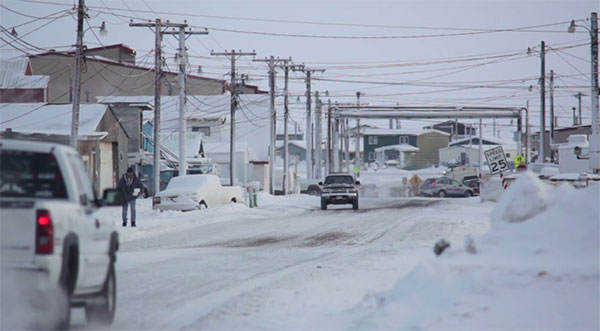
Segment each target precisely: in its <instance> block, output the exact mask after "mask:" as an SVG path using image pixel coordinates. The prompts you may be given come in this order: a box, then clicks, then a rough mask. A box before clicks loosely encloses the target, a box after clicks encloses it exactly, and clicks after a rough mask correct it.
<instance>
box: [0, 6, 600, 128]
mask: <svg viewBox="0 0 600 331" xmlns="http://www.w3.org/2000/svg"><path fill="white" fill-rule="evenodd" d="M75 4H76V1H74V0H70V1H65V0H47V1H26V0H2V3H1V6H3V7H0V11H1V17H0V21H1V22H2V23H1V25H2V27H3V28H5V29H8V30H11V29H12V27H14V26H17V27H16V31H17V32H18V33H19V37H22V40H23V41H25V42H27V43H29V44H31V45H33V46H35V48H34V47H32V46H27V45H26V44H23V43H14V42H13V43H12V45H7V44H6V43H5V42H4V41H0V42H1V43H2V46H1V47H0V54H1V57H2V58H11V57H15V56H18V55H20V54H23V52H27V53H37V52H40V51H41V50H40V49H37V48H41V49H49V48H56V49H57V50H68V49H72V47H71V46H70V45H72V44H74V43H75V29H76V21H75V19H74V18H75V16H71V15H67V16H64V17H62V18H58V19H56V20H54V17H56V16H61V15H62V13H58V14H56V13H57V12H59V11H62V10H69V9H71V7H73V6H74V5H75ZM86 4H87V5H88V6H89V8H90V11H89V15H90V18H89V20H88V22H89V26H92V27H93V28H92V29H89V30H88V31H87V32H86V34H85V42H86V44H87V45H88V47H95V46H98V45H100V43H102V44H104V45H108V44H115V43H124V44H127V45H130V46H132V47H134V48H135V49H137V52H138V61H139V62H140V63H141V64H143V65H148V66H151V65H152V61H153V59H154V56H153V54H151V53H149V52H150V50H151V49H152V48H153V47H154V36H153V33H152V32H151V31H150V30H148V29H146V28H132V27H129V26H128V23H129V19H130V18H133V19H135V20H136V21H141V20H147V19H152V20H153V19H155V18H156V17H160V18H162V19H163V20H166V19H170V20H171V21H173V22H183V21H184V20H187V22H188V23H189V24H190V25H191V26H193V27H194V28H195V29H201V28H202V27H207V28H208V30H209V33H210V34H209V35H207V36H204V35H199V36H191V37H190V38H189V39H188V42H187V43H188V48H189V55H190V63H191V65H192V70H193V71H194V72H196V71H197V70H198V66H202V69H203V72H204V73H203V74H204V75H206V76H208V77H215V78H224V79H228V78H227V74H228V72H229V61H228V60H227V59H226V58H224V57H212V56H210V50H211V49H214V50H215V51H223V50H230V49H236V50H242V51H252V50H256V53H257V57H258V58H264V57H267V56H270V55H274V56H276V57H281V58H287V57H292V59H293V60H294V62H295V63H304V64H306V65H307V66H310V67H312V68H320V69H326V72H325V73H324V74H320V73H315V74H314V77H315V78H316V80H314V81H313V91H315V90H318V91H321V92H323V91H326V90H327V91H329V94H330V96H331V98H332V100H334V101H340V102H355V101H356V97H355V94H356V91H361V92H362V93H364V96H363V97H362V98H361V100H364V102H368V103H369V104H370V105H379V104H388V105H389V104H394V105H395V104H399V105H421V106H428V105H452V106H458V105H465V106H472V105H480V106H486V105H487V106H525V104H526V102H527V100H529V101H530V109H531V110H532V118H531V122H532V124H534V125H537V123H538V122H539V119H537V118H538V117H537V116H538V112H539V103H540V100H539V88H538V87H537V80H538V78H539V75H540V57H539V44H540V41H541V40H544V41H545V42H546V45H547V46H548V47H550V48H551V49H548V50H547V51H548V54H547V56H546V69H547V72H549V71H550V70H551V69H552V70H554V72H555V75H556V76H557V77H556V79H555V85H556V91H555V108H556V112H557V114H558V116H559V125H560V126H565V125H569V124H570V123H571V122H572V120H571V107H573V106H576V105H577V99H576V98H575V97H574V96H573V94H575V93H577V92H583V93H585V94H588V95H589V90H590V88H589V86H590V62H589V61H590V47H589V33H588V32H587V31H585V30H584V29H583V28H578V33H575V34H569V33H567V32H566V30H567V27H568V25H569V21H571V20H572V19H575V20H581V21H579V22H578V24H581V25H587V26H588V27H589V17H590V13H591V12H592V11H596V12H597V11H598V9H599V3H598V1H597V0H589V1H587V0H575V1H566V0H565V1H541V0H540V1H531V0H526V1H481V0H480V1H331V0H322V1H223V0H217V1H191V0H187V1H184V0H169V1H161V0H130V1H126V0H119V1H117V0H87V1H86ZM48 15H51V17H52V19H50V20H49V19H42V20H40V19H36V20H34V18H37V17H45V16H48ZM32 20H33V22H31V23H28V24H24V25H21V24H23V23H26V22H29V21H32ZM102 21H105V22H106V24H107V27H108V30H109V33H108V35H107V36H100V35H99V34H98V32H97V29H96V28H94V27H97V26H99V25H100V24H101V22H102ZM45 24H47V25H45ZM19 25H20V26H19ZM87 27H88V25H86V28H87ZM506 29H510V31H497V30H506ZM515 29H516V30H515ZM92 30H96V34H95V35H94V34H93V33H92ZM0 36H2V38H3V39H4V40H6V41H8V40H10V37H9V36H8V35H7V34H6V33H3V34H0ZM163 45H164V47H163V49H164V51H165V53H166V54H167V59H168V61H167V62H168V64H169V67H170V68H171V69H174V68H175V63H174V61H173V55H174V53H175V52H176V48H177V46H176V45H177V41H176V39H175V38H173V37H172V36H165V37H164V42H163ZM15 47H16V48H19V50H16V49H15ZM528 47H531V48H532V49H533V52H532V53H531V55H529V56H528V55H527V53H526V50H527V48H528ZM238 67H239V72H240V73H244V74H248V75H249V76H250V79H252V81H251V83H253V84H256V85H258V86H260V87H261V88H263V89H265V90H268V86H267V83H268V81H267V79H266V75H267V66H266V64H265V63H260V62H252V58H251V57H242V58H241V59H240V60H239V61H238ZM282 76H283V75H282V72H281V71H279V72H278V82H277V84H278V86H277V87H278V90H280V89H281V88H282V87H283V81H282ZM291 77H292V78H293V79H292V81H291V84H290V90H291V93H292V94H293V95H303V94H304V81H303V74H301V73H294V74H292V75H291ZM318 79H325V80H318ZM342 81H343V82H342ZM350 81H353V82H350ZM380 83H389V84H385V85H384V84H380ZM530 85H532V86H533V87H534V89H533V91H531V92H530V91H529V90H528V87H529V86H530ZM281 99H282V98H281ZM281 101H282V100H278V102H281ZM293 101H294V102H295V101H296V98H295V97H294V98H293ZM302 102H304V100H302ZM548 105H549V102H547V107H548ZM297 107H298V109H297V110H295V111H296V113H297V114H300V113H301V109H300V108H301V105H299V104H298V105H297ZM583 110H584V116H583V117H584V123H589V121H590V118H591V116H590V98H589V96H586V97H584V99H583ZM490 130H491V126H489V127H486V131H487V132H488V133H489V132H491V131H490Z"/></svg>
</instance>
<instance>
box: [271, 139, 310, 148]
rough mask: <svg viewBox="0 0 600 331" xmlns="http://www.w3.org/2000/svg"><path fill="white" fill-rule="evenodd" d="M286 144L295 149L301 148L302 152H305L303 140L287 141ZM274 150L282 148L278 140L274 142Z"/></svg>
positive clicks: (281, 143)
mask: <svg viewBox="0 0 600 331" xmlns="http://www.w3.org/2000/svg"><path fill="white" fill-rule="evenodd" d="M288 143H289V144H290V145H294V146H296V147H299V148H302V149H303V150H306V141H305V140H288ZM275 148H277V149H279V148H283V141H282V140H278V141H277V142H276V145H275Z"/></svg>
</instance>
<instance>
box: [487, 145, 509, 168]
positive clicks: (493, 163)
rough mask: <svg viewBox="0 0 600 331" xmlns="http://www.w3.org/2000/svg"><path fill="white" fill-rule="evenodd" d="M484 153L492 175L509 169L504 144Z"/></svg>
mask: <svg viewBox="0 0 600 331" xmlns="http://www.w3.org/2000/svg"><path fill="white" fill-rule="evenodd" d="M484 154H485V159H486V161H487V163H488V166H489V167H490V172H491V173H492V175H495V174H497V173H500V172H504V171H506V170H508V162H506V156H504V150H503V149H502V146H498V147H494V148H492V149H489V150H487V151H485V153H484Z"/></svg>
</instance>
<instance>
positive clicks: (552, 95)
mask: <svg viewBox="0 0 600 331" xmlns="http://www.w3.org/2000/svg"><path fill="white" fill-rule="evenodd" d="M555 120H556V119H555V118H554V70H550V147H552V144H554V126H555V125H556V121H555ZM553 154H554V153H552V148H550V159H551V160H552V161H553V160H554V158H553V157H552V156H553Z"/></svg>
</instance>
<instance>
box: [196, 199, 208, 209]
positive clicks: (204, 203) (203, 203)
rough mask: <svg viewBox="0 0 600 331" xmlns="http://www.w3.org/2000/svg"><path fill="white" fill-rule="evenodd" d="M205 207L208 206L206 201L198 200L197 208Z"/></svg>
mask: <svg viewBox="0 0 600 331" xmlns="http://www.w3.org/2000/svg"><path fill="white" fill-rule="evenodd" d="M206 208H208V206H207V205H206V202H204V201H200V204H199V205H198V209H206Z"/></svg>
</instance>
